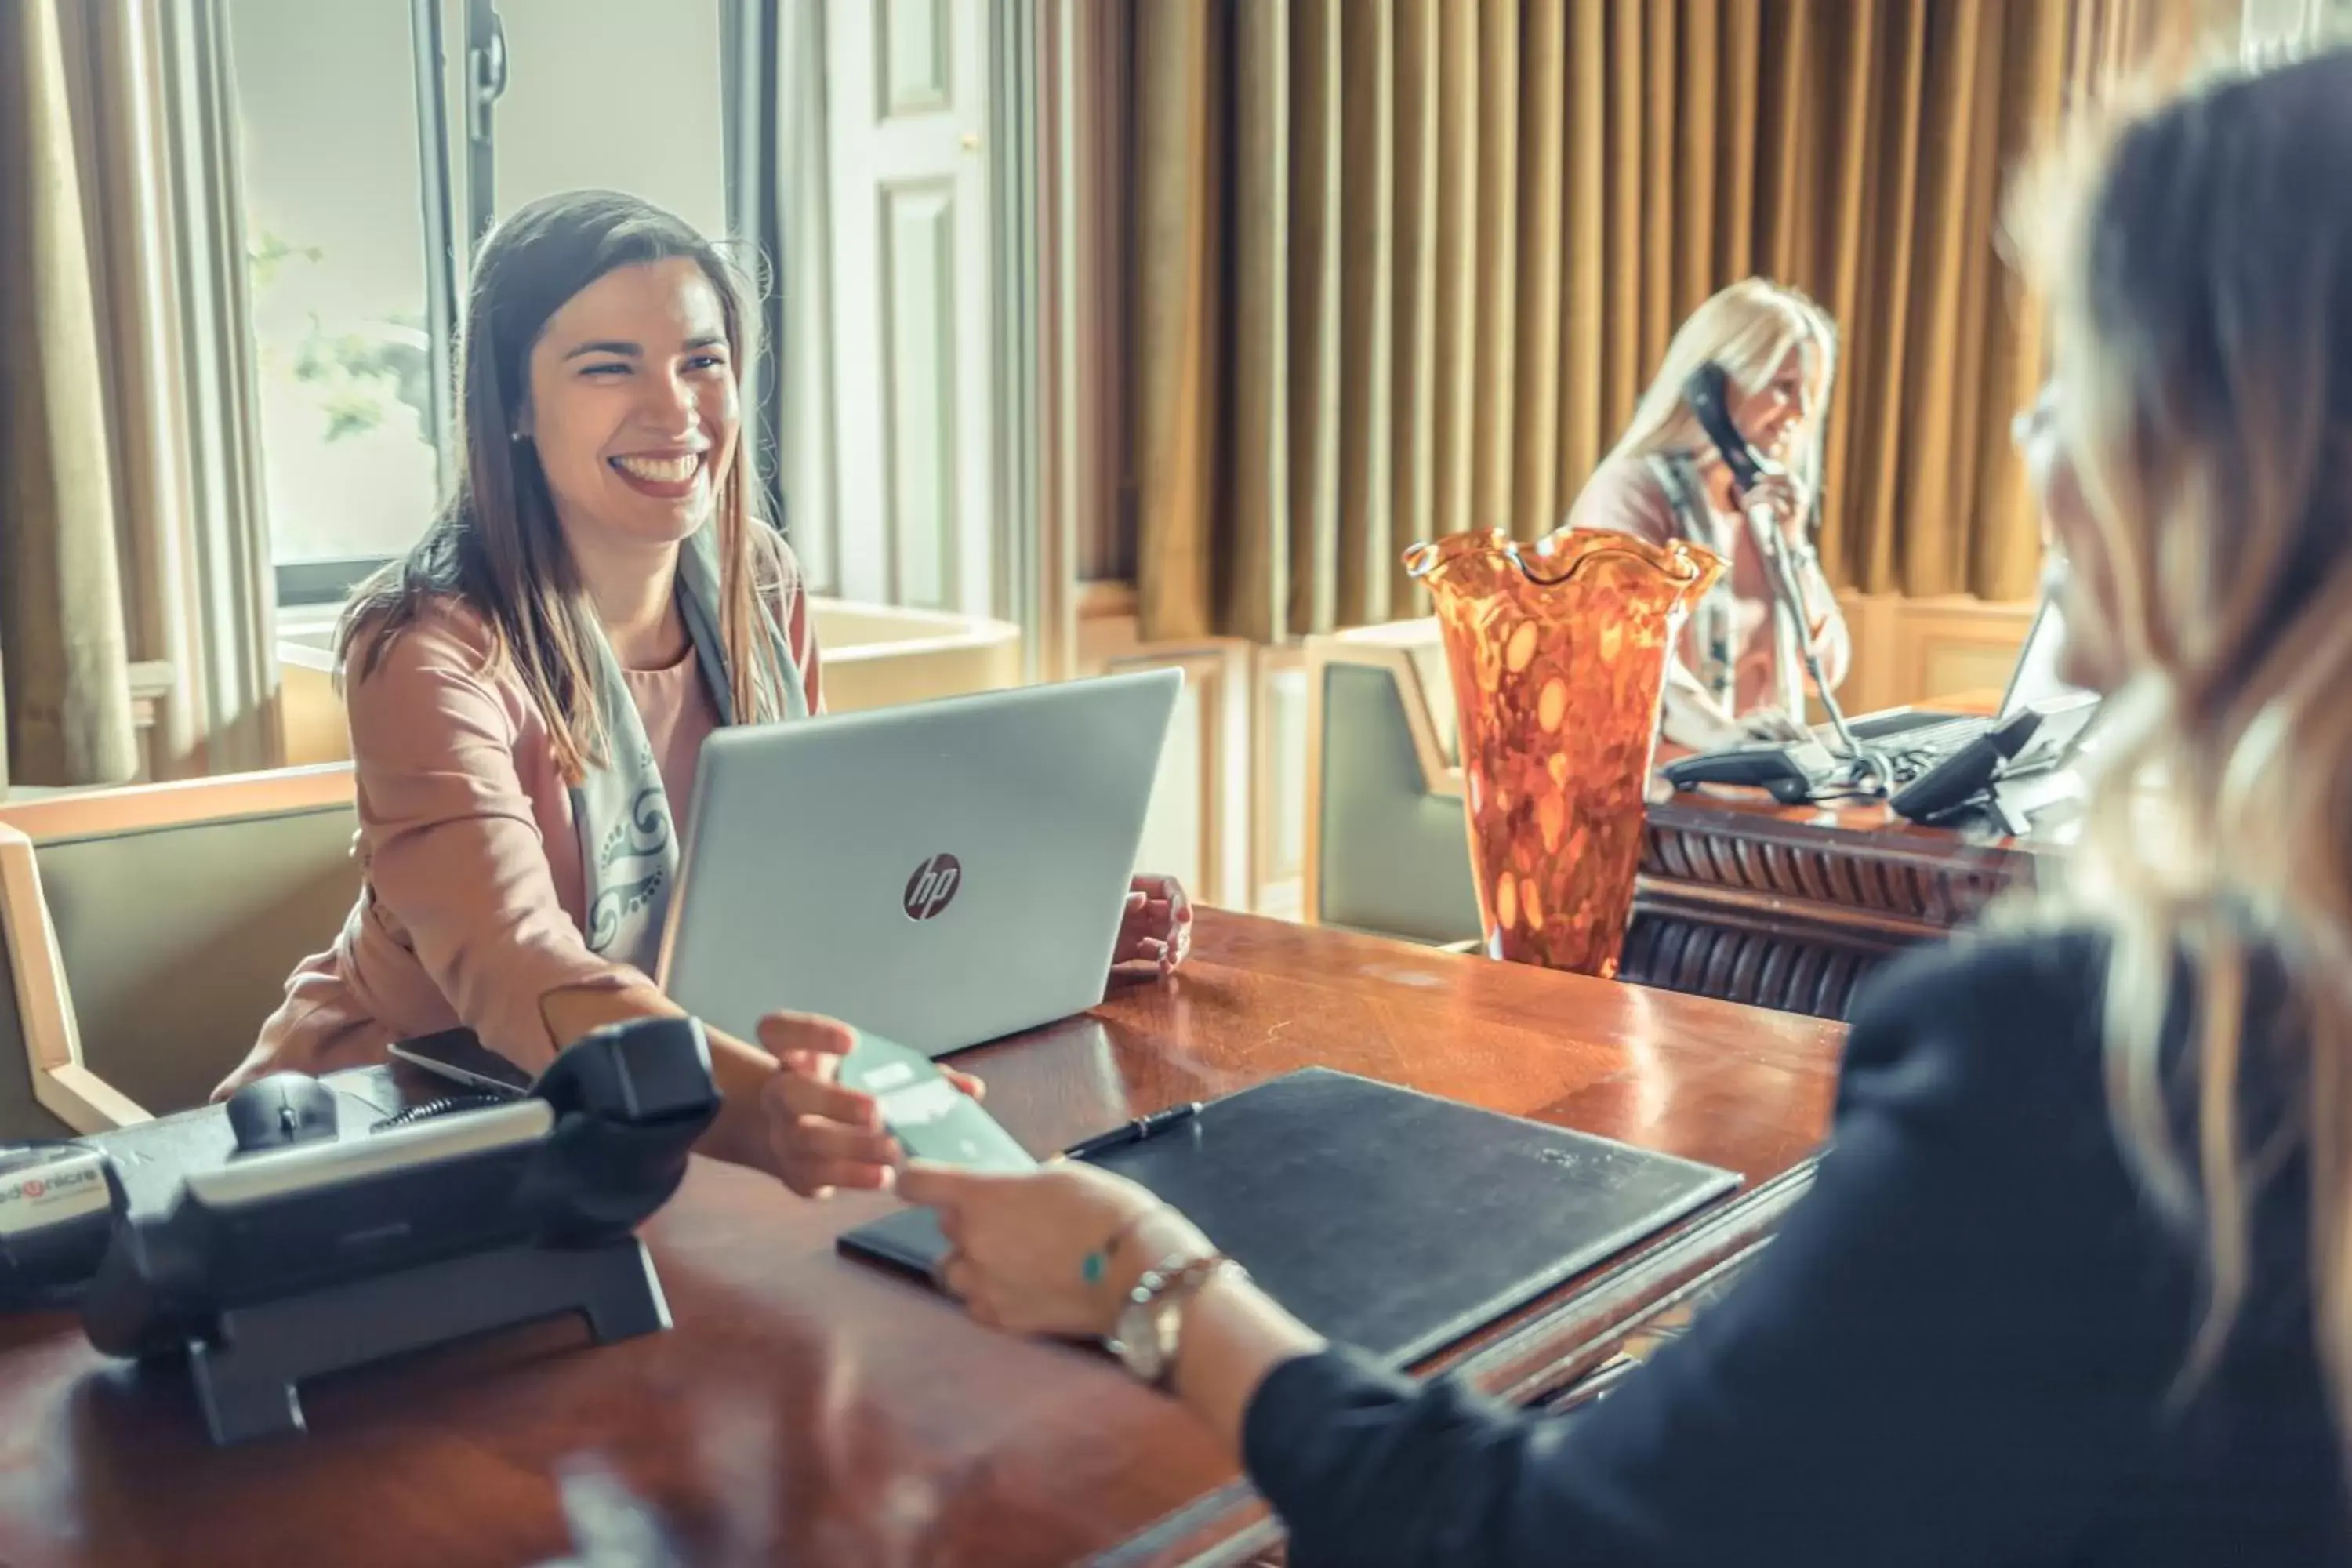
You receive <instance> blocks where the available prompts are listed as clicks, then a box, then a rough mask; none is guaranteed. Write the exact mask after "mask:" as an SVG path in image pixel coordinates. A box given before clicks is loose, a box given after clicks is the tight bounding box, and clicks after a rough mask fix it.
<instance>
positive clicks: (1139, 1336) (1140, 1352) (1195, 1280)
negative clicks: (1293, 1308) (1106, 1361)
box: [1103, 1253, 1249, 1388]
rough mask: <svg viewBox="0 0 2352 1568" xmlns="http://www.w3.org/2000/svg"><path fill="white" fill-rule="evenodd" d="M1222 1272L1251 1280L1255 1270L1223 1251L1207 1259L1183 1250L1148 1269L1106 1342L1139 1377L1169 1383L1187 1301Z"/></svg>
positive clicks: (1129, 1295) (1156, 1383)
mask: <svg viewBox="0 0 2352 1568" xmlns="http://www.w3.org/2000/svg"><path fill="white" fill-rule="evenodd" d="M1220 1274H1232V1275H1234V1276H1235V1277H1236V1278H1239V1279H1248V1278H1249V1271H1248V1270H1247V1269H1244V1268H1243V1267H1242V1266H1241V1265H1240V1264H1238V1263H1235V1262H1234V1260H1233V1259H1232V1258H1227V1257H1225V1256H1224V1255H1223V1253H1212V1254H1210V1255H1209V1256H1208V1257H1206V1258H1199V1257H1193V1258H1187V1257H1184V1256H1182V1255H1181V1254H1180V1255H1178V1256H1176V1257H1173V1258H1165V1259H1163V1260H1161V1261H1160V1263H1159V1264H1158V1265H1156V1266H1154V1267H1153V1268H1147V1269H1145V1270H1144V1271H1143V1277H1142V1278H1141V1279H1138V1280H1137V1281H1136V1282H1135V1289H1132V1290H1129V1292H1128V1293H1127V1301H1126V1303H1125V1304H1124V1305H1123V1306H1121V1307H1120V1308H1119V1311H1118V1325H1117V1326H1116V1327H1115V1328H1114V1329H1113V1331H1112V1332H1111V1336H1110V1338H1109V1339H1108V1340H1106V1341H1104V1342H1103V1344H1104V1347H1105V1348H1106V1349H1108V1351H1109V1352H1111V1354H1113V1355H1115V1356H1117V1357H1118V1359H1119V1362H1120V1364H1122V1365H1124V1366H1125V1367H1126V1368H1127V1370H1128V1371H1129V1373H1132V1374H1134V1376H1135V1378H1136V1379H1137V1381H1139V1382H1141V1383H1145V1384H1150V1386H1152V1387H1153V1388H1162V1387H1165V1386H1166V1385H1167V1383H1168V1378H1169V1375H1170V1374H1171V1373H1173V1372H1174V1371H1175V1369H1176V1351H1177V1347H1178V1344H1179V1342H1181V1339H1182V1337H1183V1332H1184V1304H1185V1303H1186V1302H1187V1301H1189V1300H1192V1295H1193V1293H1194V1292H1195V1291H1197V1290H1199V1289H1200V1288H1201V1287H1202V1286H1203V1285H1205V1284H1207V1283H1208V1282H1209V1281H1210V1280H1212V1279H1215V1278H1216V1277H1217V1276H1218V1275H1220Z"/></svg>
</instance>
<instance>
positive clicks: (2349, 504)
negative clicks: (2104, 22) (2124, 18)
mask: <svg viewBox="0 0 2352 1568" xmlns="http://www.w3.org/2000/svg"><path fill="white" fill-rule="evenodd" d="M2071 152H2072V155H2071V156H2062V157H2058V158H2055V159H2053V160H2051V161H2049V162H2046V163H2044V164H2043V166H2042V169H2041V171H2040V172H2039V176H2038V177H2037V178H2036V179H2034V180H2033V181H2032V182H2031V183H2029V184H2025V185H2023V186H2021V189H2020V191H2019V192H2018V193H2016V195H2017V196H2019V197H2021V198H2023V201H2022V203H2021V205H2020V206H2018V207H2017V208H2015V209H2013V221H2012V228H2013V229H2018V230H2020V231H2021V237H2024V238H2026V239H2027V240H2028V241H2029V242H2030V243H2032V242H2037V241H2038V243H2035V244H2033V247H2032V254H2030V255H2029V257H2028V259H2029V262H2032V263H2033V264H2035V269H2036V270H2037V271H2038V272H2039V273H2040V274H2041V279H2040V280H2041V282H2042V286H2043V287H2044V288H2045V289H2047V291H2048V293H2049V296H2050V302H2051V306H2052V310H2053V324H2054V330H2055V344H2056V352H2057V362H2058V374H2059V377H2060V382H2061V384H2062V385H2063V389H2064V391H2063V397H2062V399H2061V401H2060V405H2059V419H2060V422H2061V423H2060V435H2061V438H2062V440H2063V442H2064V445H2065V447H2066V450H2067V452H2068V455H2069V458H2071V460H2072V462H2073V465H2074V469H2075V472H2076V476H2077V478H2078V479H2079V480H2080V488H2081V491H2082V495H2083V500H2084V505H2085V508H2086V509H2087V511H2088V514H2089V518H2090V521H2091V523H2092V525H2093V527H2094V528H2095V531H2096V535H2097V538H2098V540H2099V542H2100V545H2101V549H2100V552H2099V554H2100V559H2098V560H2097V561H2095V562H2087V563H2084V565H2086V566H2088V567H2089V569H2090V575H2091V576H2092V577H2093V578H2095V579H2096V581H2095V583H2094V584H2090V585H2089V586H2088V588H2087V590H2086V591H2087V592H2089V593H2090V594H2091V595H2093V596H2094V598H2095V602H2097V603H2098V605H2099V608H2100V609H2101V611H2102V612H2103V613H2101V614H2099V615H2097V616H2092V617H2089V618H2090V619H2091V621H2092V622H2093V624H2091V625H2088V626H2079V627H2078V626H2076V625H2075V624H2074V622H2078V621H2082V620H2084V619H2085V617H2084V616H2082V615H2079V614H2078V615H2077V616H2074V617H2073V620H2071V621H2070V623H2069V626H2068V635H2069V636H2070V637H2074V636H2081V637H2090V638H2093V639H2095V642H2096V644H2097V645H2098V646H2097V647H2095V648H2094V649H2092V650H2090V651H2091V652H2092V653H2093V654H2094V655H2095V657H2097V658H2099V659H2100V660H2101V661H2102V662H2104V663H2105V666H2106V667H2107V668H2110V669H2115V670H2122V671H2127V672H2129V673H2128V675H2127V676H2126V679H2125V681H2124V684H2123V685H2122V687H2121V688H2120V689H2118V690H2117V691H2116V692H2115V693H2114V695H2113V696H2112V697H2111V698H2110V699H2109V701H2108V703H2107V706H2106V709H2105V711H2104V712H2103V714H2102V718H2101V724H2102V729H2103V731H2104V738H2103V741H2102V743H2101V746H2100V748H2099V755H2098V773H2097V776H2096V777H2095V779H2094V780H2093V781H2092V791H2091V796H2090V801H2089V804H2088V806H2087V808H2086V810H2087V815H2086V817H2085V821H2084V827H2083V834H2082V839H2081V842H2080V845H2079V846H2078V848H2077V851H2076V853H2075V855H2074V858H2073V860H2072V864H2071V865H2070V866H2069V867H2068V868H2067V875H2066V880H2065V883H2064V885H2063V888H2062V889H2060V890H2059V892H2058V893H2057V895H2056V896H2055V897H2054V898H2052V899H2051V900H2048V901H2047V904H2046V913H2048V914H2049V915H2051V916H2053V917H2056V918H2067V919H2081V918H2087V919H2088V920H2090V921H2094V922H2095V924H2097V925H2098V926H2100V927H2102V928H2104V929H2105V931H2107V932H2109V933H2111V935H2112V948H2111V953H2110V957H2109V960H2108V970H2107V973H2106V976H2105V1037H2106V1050H2107V1062H2108V1074H2107V1076H2108V1084H2109V1089H2110V1094H2111V1099H2112V1103H2113V1106H2114V1110H2115V1113H2116V1122H2117V1125H2118V1129H2119V1131H2120V1134H2121V1137H2122V1139H2123V1142H2124V1146H2125V1148H2126V1152H2128V1153H2129V1154H2130V1156H2131V1157H2132V1159H2133V1161H2134V1163H2135V1164H2136V1166H2137V1168H2138V1169H2139V1170H2140V1172H2141V1173H2142V1174H2143V1177H2144V1179H2146V1180H2147V1182H2148V1184H2150V1185H2151V1187H2152V1188H2153V1190H2154V1191H2155V1193H2156V1194H2158V1196H2159V1197H2161V1198H2163V1199H2165V1200H2166V1201H2167V1202H2168V1205H2170V1206H2172V1207H2173V1208H2174V1209H2176V1210H2177V1211H2178V1212H2179V1213H2181V1214H2183V1215H2188V1216H2190V1217H2192V1218H2193V1219H2194V1220H2195V1221H2196V1222H2197V1223H2198V1224H2199V1225H2200V1226H2201V1230H2202V1235H2203V1238H2204V1247H2205V1252H2206V1264H2207V1274H2208V1286H2207V1290H2208V1300H2207V1306H2206V1311H2205V1314H2204V1319H2203V1322H2202V1324H2201V1326H2200V1332H2199V1335H2198V1339H2197V1342H2196V1343H2195V1345H2194V1347H2193V1350H2192V1354H2191V1356H2190V1358H2189V1366H2188V1367H2187V1368H2186V1369H2185V1370H2186V1372H2187V1373H2189V1381H2191V1382H2193V1380H2194V1378H2195V1377H2196V1376H2197V1375H2200V1374H2201V1373H2203V1372H2204V1371H2206V1370H2208V1369H2210V1366H2211V1364H2212V1363H2213V1361H2214V1358H2215V1357H2216V1356H2217V1355H2218V1354H2219V1352H2220V1351H2221V1348H2222V1345H2223V1343H2224V1342H2225V1340H2226V1337H2227V1334H2228V1332H2229V1330H2230V1327H2231V1323H2232V1321H2233V1320H2234V1319H2235V1317H2236V1316H2237V1313H2238V1311H2239V1310H2240V1308H2241V1306H2242V1304H2243V1302H2244V1300H2245V1296H2246V1291H2247V1286H2248V1274H2249V1270H2250V1267H2251V1262H2250V1246H2249V1242H2248V1227H2249V1225H2250V1223H2251V1221H2250V1216H2249V1212H2248V1211H2249V1205H2250V1202H2251V1198H2252V1193H2253V1192H2254V1190H2255V1189H2256V1188H2257V1187H2258V1185H2259V1184H2260V1182H2261V1180H2262V1177H2263V1168H2264V1167H2265V1165H2266V1164H2267V1163H2269V1161H2270V1160H2271V1159H2272V1158H2273V1157H2275V1156H2276V1154H2277V1153H2278V1152H2279V1151H2278V1150H2277V1148H2275V1147H2264V1146H2263V1145H2264V1144H2265V1142H2269V1141H2270V1139H2269V1135H2270V1134H2271V1133H2272V1132H2273V1131H2279V1130H2278V1129H2273V1128H2271V1127H2266V1126H2263V1125H2262V1124H2259V1123H2257V1122H2256V1121H2254V1120H2253V1119H2252V1114H2251V1112H2250V1111H2249V1110H2248V1109H2247V1106H2248V1101H2249V1095H2248V1087H2249V1079H2248V1075H2247V1073H2246V1071H2245V1070H2244V1069H2245V1064H2246V1062H2247V1060H2248V1059H2249V1058H2251V1057H2252V1055H2253V1054H2254V1053H2255V1052H2256V1051H2257V1050H2258V1049H2259V1050H2260V1051H2262V1052H2263V1065H2264V1067H2265V1069H2266V1072H2269V1073H2275V1072H2276V1071H2277V1070H2278V1069H2279V1068H2281V1067H2282V1066H2284V1067H2285V1068H2286V1069H2287V1070H2289V1071H2290V1072H2292V1073H2294V1075H2295V1079H2294V1081H2293V1082H2292V1083H2290V1084H2287V1085H2284V1086H2283V1087H2284V1088H2285V1089H2286V1091H2287V1100H2288V1103H2289V1105H2290V1106H2291V1107H2292V1108H2293V1110H2292V1112H2291V1116H2292V1120H2291V1121H2290V1123H2289V1125H2288V1126H2287V1127H2286V1128H2285V1129H2284V1131H2286V1132H2288V1133H2290V1134H2292V1135H2293V1136H2294V1137H2295V1138H2297V1139H2299V1140H2300V1141H2301V1142H2302V1143H2303V1145H2304V1147H2305V1151H2306V1152H2307V1155H2308V1161H2309V1166H2310V1171H2311V1214H2312V1232H2311V1264H2312V1269H2313V1292H2314V1302H2315V1322H2316V1327H2317V1338H2318V1346H2317V1349H2318V1352H2319V1354H2320V1358H2321V1361H2322V1363H2323V1364H2324V1365H2325V1366H2326V1369H2327V1374H2328V1377H2329V1381H2330V1384H2331V1386H2332V1389H2333V1394H2334V1403H2335V1405H2336V1411H2337V1415H2338V1419H2339V1423H2340V1425H2341V1429H2343V1430H2345V1431H2347V1432H2352V208H2347V205H2346V204H2344V203H2342V202H2340V201H2337V200H2335V199H2333V198H2331V197H2330V196H2329V195H2328V194H2327V193H2329V192H2331V191H2341V190H2344V189H2346V188H2347V184H2352V54H2347V53H2345V52H2341V51H2337V52H2332V53H2329V54H2326V55H2323V56H2319V57H2317V58H2311V59H2308V60H2305V61H2303V62H2301V63H2298V64H2292V65H2288V66H2285V67H2284V68H2278V69H2273V70H2266V71H2261V72H2255V73H2251V74H2250V73H2246V72H2242V71H2232V72H2231V73H2229V74H2227V75H2225V76H2223V77H2221V78H2217V79H2208V80H2206V81H2205V82H2203V83H2202V84H2200V85H2199V86H2197V87H2195V88H2193V89H2189V90H2188V91H2186V92H2183V93H2182V94H2180V95H2179V96H2176V97H2174V98H2172V99H2171V100H2168V101H2166V102H2162V103H2159V104H2156V105H2154V106H2152V107H2147V108H2141V109H2137V110H2133V111H2131V112H2130V113H2128V114H2125V115H2117V116H2114V117H2112V118H2111V119H2110V121H2109V122H2108V123H2107V124H2105V126H2102V127H2099V128H2098V129H2097V131H2096V132H2095V135H2094V136H2090V137H2080V138H2078V139H2077V142H2076V144H2075V145H2074V148H2073V149H2072V150H2071ZM2017 218H2023V219H2024V220H2025V221H2024V223H2023V224H2022V225H2020V224H2019V223H2017V222H2016V221H2015V220H2016V219H2017ZM2079 574H2080V573H2079V572H2078V575H2079ZM2273 966H2275V967H2276V968H2277V969H2278V970H2279V971H2280V972H2281V973H2283V974H2284V979H2285V984H2284V992H2285V994H2284V999H2283V1007H2282V1012H2281V1016H2279V1017H2278V1018H2276V1019H2271V1020H2265V1021H2264V1022H2263V1023H2261V1024H2257V1025H2255V1026H2252V1027H2250V1025H2249V1008H2250V1006H2252V1005H2254V1004H2255V1000H2256V999H2257V998H2259V997H2262V996H2263V993H2264V987H2263V984H2260V983H2259V982H2256V981H2254V980H2252V975H2253V974H2254V973H2256V972H2257V970H2258V969H2268V968H2272V967H2273ZM2184 972H2185V975H2186V978H2187V979H2188V981H2189V985H2188V986H2187V987H2185V988H2184V989H2183V990H2181V991H2178V992H2177V991H2176V990H2175V984H2174V983H2175V980H2176V977H2178V976H2180V975H2182V974H2183V973H2184ZM2183 995H2187V996H2191V997H2193V999H2194V1000H2193V1005H2191V1006H2190V1007H2189V1010H2188V1011H2186V1013H2185V1014H2184V1015H2183V1016H2182V1017H2181V1018H2179V1019H2170V1022H2172V1023H2173V1024H2174V1025H2175V1026H2183V1025H2185V1031H2186V1032H2185V1037H2184V1038H2185V1058H2184V1059H2183V1061H2182V1063H2181V1064H2180V1065H2181V1066H2184V1067H2186V1068H2190V1069H2192V1070H2193V1074H2194V1084H2195V1092H2194V1104H2193V1108H2192V1107H2190V1106H2189V1105H2186V1104H2184V1105H2182V1106H2180V1107H2179V1111H2178V1113H2176V1110H2175V1108H2174V1105H2173V1103H2172V1100H2171V1099H2170V1096H2171V1094H2172V1093H2173V1091H2174V1089H2175V1088H2176V1087H2177V1086H2176V1085H2174V1084H2171V1083H2168V1078H2169V1077H2170V1075H2171V1074H2172V1073H2173V1072H2174V1070H2175V1069H2174V1067H2173V1066H2172V1065H2170V1063H2169V1062H2168V1058H2167V1056H2166V1042H2165V1038H2164V1031H2165V1029H2166V1028H2167V1026H2168V1018H2169V1015H2170V1014H2171V1013H2172V1011H2173V1008H2174V1006H2175V1004H2176V1002H2177V1001H2178V1000H2179V997H2180V996H2183ZM2272 1036H2276V1037H2277V1038H2276V1039H2273V1038H2271V1037H2272ZM2257 1038H2259V1044H2257ZM2272 1087H2282V1086H2277V1085H2275V1084H2273V1086H2272Z"/></svg>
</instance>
